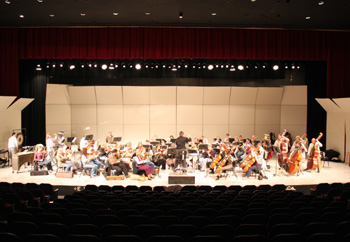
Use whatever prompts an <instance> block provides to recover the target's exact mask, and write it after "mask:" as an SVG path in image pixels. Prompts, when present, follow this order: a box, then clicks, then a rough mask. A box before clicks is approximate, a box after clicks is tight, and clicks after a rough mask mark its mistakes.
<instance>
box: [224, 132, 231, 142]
mask: <svg viewBox="0 0 350 242" xmlns="http://www.w3.org/2000/svg"><path fill="white" fill-rule="evenodd" d="M230 138H231V137H230V134H228V133H227V134H226V137H225V139H224V143H227V142H230Z"/></svg>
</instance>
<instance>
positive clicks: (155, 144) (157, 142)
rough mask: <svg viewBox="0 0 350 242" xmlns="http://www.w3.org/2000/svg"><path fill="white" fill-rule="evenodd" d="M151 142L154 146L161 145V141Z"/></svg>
mask: <svg viewBox="0 0 350 242" xmlns="http://www.w3.org/2000/svg"><path fill="white" fill-rule="evenodd" d="M150 143H151V145H153V146H157V145H160V142H159V141H151V142H150Z"/></svg>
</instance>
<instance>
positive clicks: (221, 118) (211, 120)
mask: <svg viewBox="0 0 350 242" xmlns="http://www.w3.org/2000/svg"><path fill="white" fill-rule="evenodd" d="M228 110H229V105H203V124H216V125H221V124H228V123H229V120H228Z"/></svg>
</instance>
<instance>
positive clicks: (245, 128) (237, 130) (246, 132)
mask: <svg viewBox="0 0 350 242" xmlns="http://www.w3.org/2000/svg"><path fill="white" fill-rule="evenodd" d="M229 134H230V136H231V137H235V136H239V135H242V136H243V138H250V137H251V136H252V135H253V134H254V124H237V125H230V127H229Z"/></svg>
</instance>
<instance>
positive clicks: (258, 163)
mask: <svg viewBox="0 0 350 242" xmlns="http://www.w3.org/2000/svg"><path fill="white" fill-rule="evenodd" d="M251 152H252V155H253V157H254V159H255V163H254V164H253V165H252V166H251V167H249V169H248V171H247V172H246V175H245V177H244V178H246V179H248V178H249V177H250V175H251V174H252V172H253V171H254V170H260V173H261V174H262V175H263V177H264V178H265V179H267V178H268V177H267V176H266V175H265V173H264V172H263V171H262V170H261V169H262V168H264V167H266V161H265V160H264V148H262V144H261V142H259V143H258V144H257V147H256V148H255V149H252V151H251Z"/></svg>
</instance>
